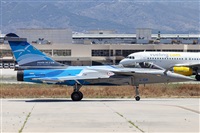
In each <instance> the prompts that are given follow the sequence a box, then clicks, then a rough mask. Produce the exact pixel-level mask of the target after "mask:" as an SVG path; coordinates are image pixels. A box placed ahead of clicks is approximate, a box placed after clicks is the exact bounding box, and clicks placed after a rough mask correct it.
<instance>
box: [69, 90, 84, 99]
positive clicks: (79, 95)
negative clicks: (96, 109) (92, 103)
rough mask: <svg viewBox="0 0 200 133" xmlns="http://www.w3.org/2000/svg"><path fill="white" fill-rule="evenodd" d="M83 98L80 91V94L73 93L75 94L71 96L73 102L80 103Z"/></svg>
mask: <svg viewBox="0 0 200 133" xmlns="http://www.w3.org/2000/svg"><path fill="white" fill-rule="evenodd" d="M82 98H83V94H82V93H81V92H80V91H78V92H73V93H72V94H71V99H72V100H73V101H80V100H81V99H82Z"/></svg>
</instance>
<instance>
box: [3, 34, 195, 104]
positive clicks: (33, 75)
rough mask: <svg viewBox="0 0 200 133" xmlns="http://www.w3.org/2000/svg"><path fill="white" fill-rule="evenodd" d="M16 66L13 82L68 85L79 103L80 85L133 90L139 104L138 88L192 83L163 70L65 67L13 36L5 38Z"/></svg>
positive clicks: (186, 78)
mask: <svg viewBox="0 0 200 133" xmlns="http://www.w3.org/2000/svg"><path fill="white" fill-rule="evenodd" d="M5 39H6V40H8V42H9V44H10V47H11V49H12V52H13V55H14V57H15V60H16V62H17V64H18V70H17V71H18V72H17V80H18V81H25V82H33V83H47V84H58V85H68V86H73V87H74V92H73V93H72V94H71V98H72V100H73V101H80V100H81V99H82V98H83V94H82V92H81V91H80V88H81V87H82V86H83V85H93V86H94V85H98V86H100V85H106V86H119V85H131V86H134V87H135V91H136V96H135V99H136V100H137V101H139V100H140V96H139V90H138V89H139V85H140V84H151V83H169V82H183V81H190V80H193V79H192V78H190V77H187V76H183V75H180V74H176V73H172V72H170V71H167V72H166V71H165V69H158V68H157V69H153V68H156V67H155V66H151V68H124V67H123V66H120V65H115V66H114V65H113V66H112V65H103V66H67V65H64V64H60V63H58V62H56V61H54V60H53V59H52V58H50V57H48V56H47V55H45V54H44V53H42V52H41V51H40V50H38V49H37V48H35V47H34V46H33V45H31V44H29V43H28V42H27V40H26V38H20V37H19V36H17V35H16V34H14V33H9V34H7V35H6V37H5Z"/></svg>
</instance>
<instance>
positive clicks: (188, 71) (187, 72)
mask: <svg viewBox="0 0 200 133" xmlns="http://www.w3.org/2000/svg"><path fill="white" fill-rule="evenodd" d="M173 70H174V72H175V73H178V74H181V75H185V76H191V75H192V74H193V70H192V69H191V68H189V67H173Z"/></svg>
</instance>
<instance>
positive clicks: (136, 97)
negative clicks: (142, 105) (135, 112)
mask: <svg viewBox="0 0 200 133" xmlns="http://www.w3.org/2000/svg"><path fill="white" fill-rule="evenodd" d="M135 94H136V96H135V100H136V101H140V96H139V95H140V94H139V86H135Z"/></svg>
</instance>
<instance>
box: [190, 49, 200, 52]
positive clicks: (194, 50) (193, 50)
mask: <svg viewBox="0 0 200 133" xmlns="http://www.w3.org/2000/svg"><path fill="white" fill-rule="evenodd" d="M187 52H200V50H196V49H192V50H187Z"/></svg>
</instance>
